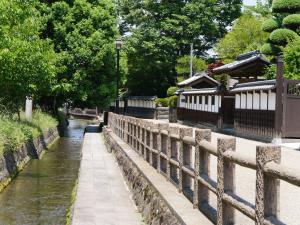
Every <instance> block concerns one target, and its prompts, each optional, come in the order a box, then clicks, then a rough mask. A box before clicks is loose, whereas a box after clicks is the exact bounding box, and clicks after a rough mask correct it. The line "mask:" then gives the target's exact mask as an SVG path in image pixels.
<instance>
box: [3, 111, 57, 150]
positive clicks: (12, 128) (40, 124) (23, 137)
mask: <svg viewBox="0 0 300 225" xmlns="http://www.w3.org/2000/svg"><path fill="white" fill-rule="evenodd" d="M24 119H25V115H24V113H22V116H21V121H19V120H17V119H16V118H15V119H13V118H9V117H4V116H2V115H1V116H0V154H3V153H4V152H7V151H14V150H16V149H17V148H19V147H20V146H21V145H22V144H24V143H25V142H27V141H29V140H32V139H33V138H36V137H38V136H39V135H41V133H42V131H43V130H46V129H48V128H52V127H55V126H57V121H56V120H55V119H54V118H53V117H51V116H50V115H47V114H45V113H42V112H41V111H35V112H34V113H33V118H32V122H27V121H25V120H24Z"/></svg>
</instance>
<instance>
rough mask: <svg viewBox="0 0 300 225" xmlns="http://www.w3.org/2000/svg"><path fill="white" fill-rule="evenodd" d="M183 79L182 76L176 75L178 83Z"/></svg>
mask: <svg viewBox="0 0 300 225" xmlns="http://www.w3.org/2000/svg"><path fill="white" fill-rule="evenodd" d="M184 80H185V78H184V76H178V77H177V83H180V82H182V81H184Z"/></svg>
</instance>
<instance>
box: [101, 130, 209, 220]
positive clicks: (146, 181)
mask: <svg viewBox="0 0 300 225" xmlns="http://www.w3.org/2000/svg"><path fill="white" fill-rule="evenodd" d="M103 135H104V138H105V141H106V144H107V147H108V150H109V151H112V152H113V154H114V155H115V157H116V160H117V162H118V164H119V167H120V169H121V170H122V173H123V175H124V178H125V180H126V182H127V184H128V186H129V188H130V190H131V192H132V194H133V200H134V202H135V204H136V205H137V207H138V209H139V211H140V213H141V214H142V217H143V218H144V222H145V223H146V224H151V225H170V224H172V225H183V224H185V225H195V224H205V225H210V224H212V223H211V221H209V220H208V219H207V218H206V217H205V216H204V215H203V214H201V212H199V211H198V210H196V209H193V206H192V204H191V203H190V202H189V201H188V200H187V199H186V198H185V197H184V196H183V195H182V194H180V193H179V192H178V191H177V189H176V188H175V187H174V186H173V185H172V184H171V183H169V182H168V181H167V180H166V178H165V177H163V176H161V175H160V174H158V173H157V171H156V170H155V169H154V168H152V167H151V166H150V165H149V164H147V163H146V162H145V161H144V160H143V159H142V158H140V156H139V155H138V154H137V153H136V152H135V151H133V150H132V149H131V147H130V146H129V145H127V144H126V143H125V142H123V141H122V140H121V139H120V138H119V137H117V136H116V135H115V134H114V133H113V132H112V131H111V130H110V129H108V128H104V130H103ZM116 194H117V193H116Z"/></svg>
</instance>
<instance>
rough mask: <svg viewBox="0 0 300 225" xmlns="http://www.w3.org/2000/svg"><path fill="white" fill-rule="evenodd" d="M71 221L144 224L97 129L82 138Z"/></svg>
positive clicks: (83, 224) (77, 223)
mask: <svg viewBox="0 0 300 225" xmlns="http://www.w3.org/2000/svg"><path fill="white" fill-rule="evenodd" d="M72 224H73V225H141V224H143V223H142V219H141V217H140V215H139V213H138V212H137V210H136V208H135V206H134V203H133V202H132V201H131V199H130V192H129V190H128V189H127V186H126V184H125V183H124V179H123V177H122V175H121V171H120V169H119V167H118V165H117V163H116V162H115V160H114V158H113V155H111V154H109V153H108V152H107V150H106V147H105V145H104V140H103V137H102V135H100V134H97V133H86V135H85V138H84V142H83V148H82V160H81V166H80V175H79V183H78V189H77V197H76V201H75V207H74V214H73V221H72Z"/></svg>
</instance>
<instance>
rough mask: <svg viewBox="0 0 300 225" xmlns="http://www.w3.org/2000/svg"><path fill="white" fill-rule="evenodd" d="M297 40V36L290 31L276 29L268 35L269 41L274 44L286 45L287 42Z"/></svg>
mask: <svg viewBox="0 0 300 225" xmlns="http://www.w3.org/2000/svg"><path fill="white" fill-rule="evenodd" d="M297 38H299V36H298V34H297V33H296V32H294V31H292V30H290V29H277V30H274V31H273V32H272V33H271V35H270V40H271V41H272V43H274V44H278V45H286V44H287V43H288V42H290V41H293V40H295V39H297Z"/></svg>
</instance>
